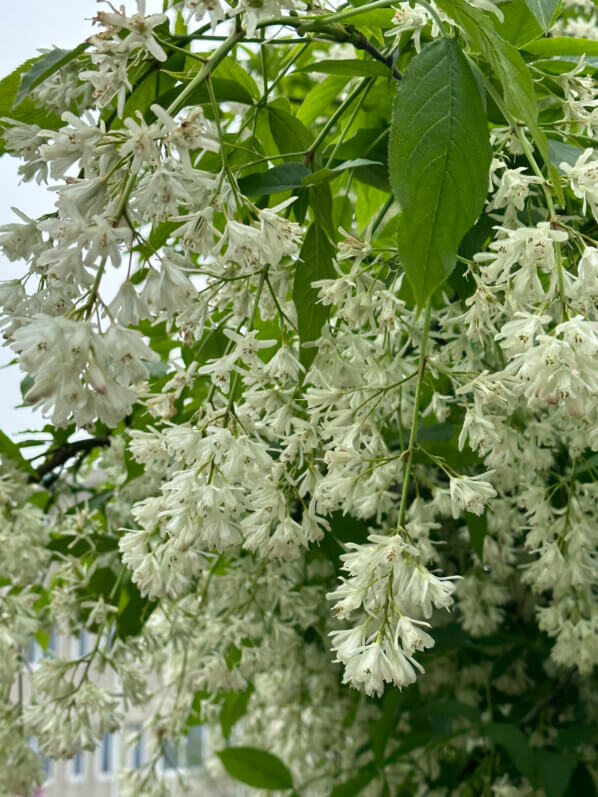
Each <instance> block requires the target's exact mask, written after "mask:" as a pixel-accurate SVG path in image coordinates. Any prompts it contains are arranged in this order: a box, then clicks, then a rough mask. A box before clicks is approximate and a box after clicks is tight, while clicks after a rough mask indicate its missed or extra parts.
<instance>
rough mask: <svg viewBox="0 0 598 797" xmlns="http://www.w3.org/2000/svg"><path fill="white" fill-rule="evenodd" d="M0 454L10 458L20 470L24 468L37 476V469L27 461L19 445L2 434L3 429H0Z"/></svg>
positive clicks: (31, 474)
mask: <svg viewBox="0 0 598 797" xmlns="http://www.w3.org/2000/svg"><path fill="white" fill-rule="evenodd" d="M0 454H2V456H3V457H6V458H8V459H12V461H13V462H15V463H16V464H17V465H18V467H19V468H21V470H24V471H25V472H26V473H28V474H29V475H30V476H35V477H36V478H37V471H36V470H35V468H34V467H33V466H32V465H31V463H30V462H28V461H27V460H26V459H25V457H24V456H23V455H22V454H21V451H20V449H19V446H18V445H17V444H16V443H13V441H12V440H11V439H10V437H9V436H8V435H6V434H4V432H3V431H1V430H0Z"/></svg>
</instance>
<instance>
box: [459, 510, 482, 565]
mask: <svg viewBox="0 0 598 797" xmlns="http://www.w3.org/2000/svg"><path fill="white" fill-rule="evenodd" d="M463 516H464V518H465V522H466V523H467V528H468V529H469V541H470V543H471V547H472V548H473V551H474V552H475V554H476V555H477V557H478V559H479V560H480V562H482V561H483V559H484V539H485V537H486V534H487V533H488V518H487V517H486V515H485V514H484V515H480V516H479V517H478V515H474V514H473V512H464V513H463Z"/></svg>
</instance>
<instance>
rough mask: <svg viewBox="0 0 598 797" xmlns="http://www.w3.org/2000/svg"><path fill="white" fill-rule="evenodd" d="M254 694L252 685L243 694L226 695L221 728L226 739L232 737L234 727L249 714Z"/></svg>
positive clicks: (222, 709)
mask: <svg viewBox="0 0 598 797" xmlns="http://www.w3.org/2000/svg"><path fill="white" fill-rule="evenodd" d="M252 692H253V686H252V685H251V684H250V685H249V686H248V687H247V689H245V690H243V691H242V692H226V693H225V696H224V702H223V704H222V708H221V709H220V727H221V728H222V735H223V736H224V738H225V739H228V737H229V736H230V732H231V730H232V728H233V725H234V724H235V723H236V722H238V721H239V720H240V719H241V717H243V716H244V715H245V714H246V713H247V706H248V704H249V699H250V697H251V693H252Z"/></svg>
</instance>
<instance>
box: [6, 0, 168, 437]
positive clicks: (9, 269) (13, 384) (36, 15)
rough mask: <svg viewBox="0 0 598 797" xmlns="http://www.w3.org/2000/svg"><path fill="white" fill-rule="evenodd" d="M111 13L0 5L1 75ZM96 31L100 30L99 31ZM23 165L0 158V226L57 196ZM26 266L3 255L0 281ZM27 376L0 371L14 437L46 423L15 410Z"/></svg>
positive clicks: (92, 3)
mask: <svg viewBox="0 0 598 797" xmlns="http://www.w3.org/2000/svg"><path fill="white" fill-rule="evenodd" d="M123 4H124V5H125V7H126V8H127V9H129V10H132V9H133V8H136V3H135V2H133V1H132V0H126V2H123V0H114V5H116V6H120V5H123ZM146 5H147V12H146V13H152V12H155V11H158V10H160V9H161V2H160V0H150V1H149V2H147V4H146ZM102 8H104V9H108V6H107V5H106V4H101V5H99V4H98V3H97V2H96V0H18V2H15V3H8V2H7V1H6V0H4V2H2V13H1V17H2V24H1V25H0V77H4V76H5V75H8V74H10V72H12V71H13V70H14V69H15V68H16V67H17V66H19V65H20V64H22V63H23V62H24V61H26V60H27V59H28V58H31V57H32V56H34V55H35V54H36V51H37V50H38V49H39V48H48V47H52V46H56V47H62V48H64V49H69V48H71V47H75V46H76V45H77V44H79V43H80V42H82V41H83V40H84V39H86V38H87V37H88V36H89V35H90V34H91V33H92V32H93V31H94V28H92V25H91V20H92V18H93V17H94V15H95V14H96V13H97V11H98V10H99V9H102ZM95 30H98V28H95ZM18 165H19V161H17V160H16V159H15V158H11V157H10V156H8V155H4V156H2V157H0V225H2V224H7V223H10V222H13V221H16V220H17V219H16V217H15V216H14V214H13V212H12V211H11V207H12V206H15V207H18V208H19V209H20V210H22V211H24V212H25V213H26V214H27V215H28V216H32V217H37V216H40V215H41V214H43V213H45V212H48V210H51V209H52V206H53V197H52V194H50V193H49V192H48V191H47V190H46V187H45V186H43V185H42V186H38V185H37V184H36V183H20V182H19V177H18V176H17V168H18ZM24 267H25V265H24V264H23V263H10V262H8V261H7V260H6V259H5V258H3V257H2V255H0V280H4V279H12V278H15V277H20V276H22V274H23V269H24ZM11 359H12V352H11V351H10V350H9V349H7V348H5V347H0V365H5V364H6V363H8V362H10V360H11ZM22 377H23V374H22V372H21V371H20V369H19V368H18V366H16V365H14V366H9V367H8V368H3V369H2V370H0V386H1V389H0V429H2V431H4V432H5V433H6V434H8V435H10V436H14V435H15V434H16V433H17V432H19V431H21V430H23V429H27V428H30V429H31V428H41V427H42V426H43V425H44V423H45V421H44V420H43V419H42V417H41V415H40V414H39V413H33V412H31V410H30V409H28V408H20V409H15V405H17V404H19V403H20V402H21V394H20V391H19V383H20V380H21V378H22Z"/></svg>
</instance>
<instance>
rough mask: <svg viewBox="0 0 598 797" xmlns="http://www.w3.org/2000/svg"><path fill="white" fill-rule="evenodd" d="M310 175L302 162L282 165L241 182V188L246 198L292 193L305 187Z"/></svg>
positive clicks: (252, 175) (248, 176) (250, 176)
mask: <svg viewBox="0 0 598 797" xmlns="http://www.w3.org/2000/svg"><path fill="white" fill-rule="evenodd" d="M309 174H310V171H309V169H308V168H307V166H306V165H305V164H304V163H301V162H300V161H289V162H287V163H280V164H279V165H278V166H274V167H273V168H272V169H268V171H267V172H256V173H254V174H249V175H247V176H246V177H241V179H240V180H239V188H240V189H241V192H242V193H243V194H245V195H246V196H268V195H269V194H279V193H281V192H282V191H292V190H293V189H295V188H300V187H301V186H302V185H303V181H304V179H305V178H306V177H307V176H308V175H309Z"/></svg>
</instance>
